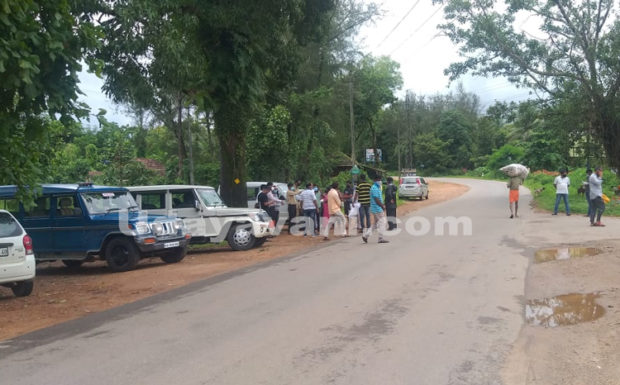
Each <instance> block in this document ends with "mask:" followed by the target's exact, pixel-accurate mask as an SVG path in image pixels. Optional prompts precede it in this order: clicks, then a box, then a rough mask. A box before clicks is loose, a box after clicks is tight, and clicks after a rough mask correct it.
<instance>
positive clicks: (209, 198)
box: [196, 189, 225, 206]
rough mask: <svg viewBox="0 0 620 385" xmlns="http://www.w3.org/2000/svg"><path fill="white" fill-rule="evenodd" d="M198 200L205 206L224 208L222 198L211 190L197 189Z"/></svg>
mask: <svg viewBox="0 0 620 385" xmlns="http://www.w3.org/2000/svg"><path fill="white" fill-rule="evenodd" d="M196 192H198V195H200V199H202V202H203V203H204V204H205V205H206V206H225V205H224V202H223V201H222V198H220V196H219V195H217V193H216V192H215V190H212V189H197V190H196Z"/></svg>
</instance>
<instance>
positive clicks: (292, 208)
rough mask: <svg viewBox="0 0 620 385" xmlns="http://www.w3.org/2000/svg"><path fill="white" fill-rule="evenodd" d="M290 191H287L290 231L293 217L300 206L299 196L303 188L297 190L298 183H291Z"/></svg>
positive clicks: (289, 185)
mask: <svg viewBox="0 0 620 385" xmlns="http://www.w3.org/2000/svg"><path fill="white" fill-rule="evenodd" d="M287 187H288V191H287V192H286V203H287V204H288V231H289V233H290V232H291V227H292V226H293V219H295V217H296V216H297V207H298V206H299V202H298V200H297V199H298V196H299V194H300V193H301V190H297V188H296V187H297V184H293V183H289V184H288V185H287Z"/></svg>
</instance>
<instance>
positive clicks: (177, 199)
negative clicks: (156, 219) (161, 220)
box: [171, 190, 196, 209]
mask: <svg viewBox="0 0 620 385" xmlns="http://www.w3.org/2000/svg"><path fill="white" fill-rule="evenodd" d="M171 195H172V208H173V209H186V208H192V207H194V205H195V204H196V203H195V202H196V196H195V195H194V192H193V191H192V190H175V191H172V192H171Z"/></svg>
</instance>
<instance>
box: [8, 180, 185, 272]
mask: <svg viewBox="0 0 620 385" xmlns="http://www.w3.org/2000/svg"><path fill="white" fill-rule="evenodd" d="M16 193H17V187H16V186H0V209H4V210H7V211H10V212H11V213H12V214H13V215H14V216H15V217H16V218H17V220H18V221H19V222H20V223H21V224H22V226H23V227H24V229H26V231H27V232H28V234H29V235H30V236H31V237H32V243H33V247H34V253H35V259H36V260H37V261H51V260H57V259H61V260H62V261H63V263H64V264H65V265H67V266H69V267H77V266H81V265H82V263H84V262H86V261H93V260H95V259H104V260H106V261H107V263H108V267H109V268H110V269H112V270H113V271H126V270H131V269H133V268H135V266H136V265H137V264H138V262H139V261H140V259H141V258H145V257H160V258H161V259H162V260H163V261H164V262H166V263H175V262H179V261H181V260H182V259H183V258H184V257H185V254H186V252H187V245H188V244H189V239H190V238H191V236H190V235H189V234H187V233H186V231H185V228H184V226H183V221H182V220H181V219H178V218H171V217H167V216H156V215H144V214H143V213H141V212H139V211H138V205H137V204H136V201H135V200H134V198H133V197H132V196H131V194H130V193H129V190H127V189H126V188H123V187H109V186H95V185H93V184H91V183H81V184H46V185H43V186H41V189H40V190H38V191H37V194H36V199H35V206H34V207H32V208H28V207H25V206H24V205H23V204H21V202H19V201H18V200H17V199H16V198H15V194H16Z"/></svg>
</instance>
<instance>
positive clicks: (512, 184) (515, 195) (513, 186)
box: [507, 176, 523, 219]
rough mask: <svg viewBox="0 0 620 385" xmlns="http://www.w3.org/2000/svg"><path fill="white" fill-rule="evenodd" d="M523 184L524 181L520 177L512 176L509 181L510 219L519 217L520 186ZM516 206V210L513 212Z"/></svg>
mask: <svg viewBox="0 0 620 385" xmlns="http://www.w3.org/2000/svg"><path fill="white" fill-rule="evenodd" d="M521 184H523V179H521V177H520V176H512V177H510V180H509V181H508V185H507V187H508V189H509V192H508V204H509V206H510V218H511V219H512V218H515V217H519V215H518V213H517V212H518V211H519V186H520V185H521ZM513 206H514V210H513Z"/></svg>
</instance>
